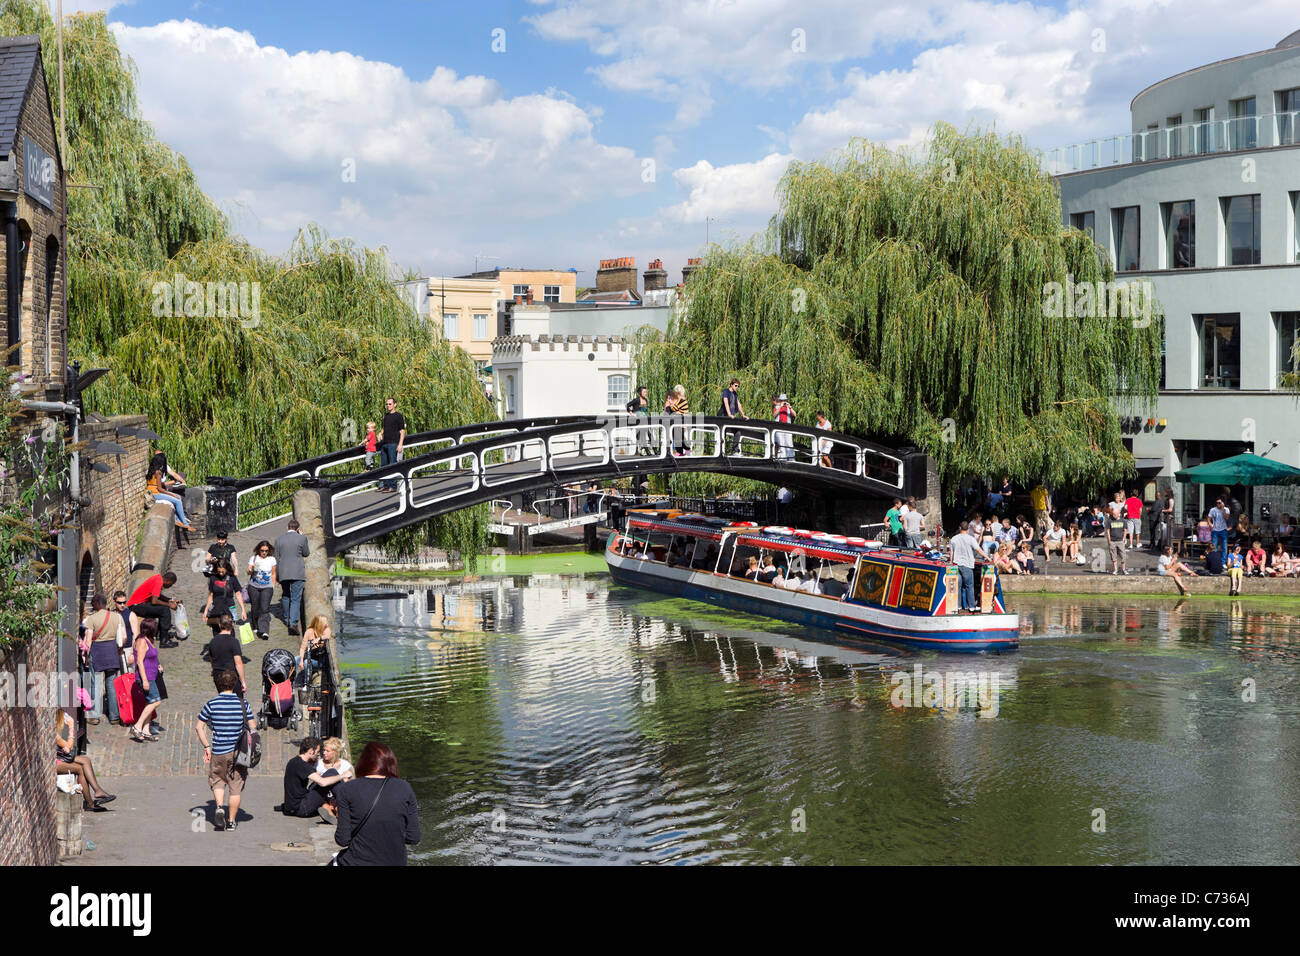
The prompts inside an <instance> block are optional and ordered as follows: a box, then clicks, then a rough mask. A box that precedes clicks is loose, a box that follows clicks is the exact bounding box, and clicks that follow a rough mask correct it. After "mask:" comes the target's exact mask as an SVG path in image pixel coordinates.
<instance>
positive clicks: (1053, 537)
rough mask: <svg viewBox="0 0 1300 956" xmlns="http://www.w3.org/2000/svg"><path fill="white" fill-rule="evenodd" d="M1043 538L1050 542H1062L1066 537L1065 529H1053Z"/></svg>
mask: <svg viewBox="0 0 1300 956" xmlns="http://www.w3.org/2000/svg"><path fill="white" fill-rule="evenodd" d="M1043 537H1044V538H1046V539H1047V540H1048V541H1060V540H1061V539H1062V538H1064V537H1065V529H1064V528H1052V529H1051V530H1050V531H1048V532H1047V533H1046V534H1044V535H1043Z"/></svg>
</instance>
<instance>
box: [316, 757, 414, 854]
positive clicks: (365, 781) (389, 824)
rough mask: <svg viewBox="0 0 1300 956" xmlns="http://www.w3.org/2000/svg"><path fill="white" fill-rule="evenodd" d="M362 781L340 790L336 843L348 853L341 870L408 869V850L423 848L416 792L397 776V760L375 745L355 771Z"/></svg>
mask: <svg viewBox="0 0 1300 956" xmlns="http://www.w3.org/2000/svg"><path fill="white" fill-rule="evenodd" d="M354 772H355V773H356V778H355V779H353V780H352V781H350V782H349V783H348V784H346V785H345V786H341V787H338V788H336V789H335V791H334V794H335V798H336V799H337V800H338V807H339V810H338V814H339V823H338V828H337V829H336V830H335V831H334V842H335V843H337V844H338V845H339V846H341V847H344V849H343V850H340V851H339V852H338V854H336V855H335V857H334V863H335V865H337V866H406V847H407V846H408V845H409V846H414V845H415V844H417V843H419V842H420V814H419V808H418V807H417V806H416V804H415V791H414V790H412V789H411V785H410V784H409V783H407V782H406V781H405V780H403V779H401V777H399V776H398V773H397V757H396V756H394V755H393V752H392V750H390V749H389V748H388V747H387V746H386V745H384V744H381V743H378V742H376V741H373V740H372V741H371V742H370V743H368V744H366V749H365V750H363V751H361V756H360V757H358V758H357V763H356V767H355V768H354Z"/></svg>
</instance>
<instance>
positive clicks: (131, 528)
mask: <svg viewBox="0 0 1300 956" xmlns="http://www.w3.org/2000/svg"><path fill="white" fill-rule="evenodd" d="M148 426H149V420H148V418H146V417H145V416H143V415H121V416H118V417H116V418H111V419H109V420H108V421H107V422H99V423H98V424H95V423H87V424H85V425H83V426H82V428H81V438H82V440H83V441H108V442H113V443H115V444H118V445H121V446H122V447H123V448H125V449H126V454H125V455H121V456H113V455H86V456H84V457H85V458H86V462H87V465H86V467H84V468H82V471H81V494H82V495H83V496H84V497H86V498H89V499H90V502H91V503H90V505H89V506H88V507H87V508H86V509H85V510H84V511H83V512H82V535H81V537H82V541H81V550H82V554H81V559H84V556H85V555H87V554H88V555H90V558H91V560H92V561H93V562H94V566H95V590H96V591H102V592H103V593H104V594H107V595H110V596H111V595H112V593H113V591H115V590H116V589H118V588H125V587H126V583H127V580H128V579H129V578H130V576H131V558H132V557H133V556H134V555H135V553H136V539H137V538H138V536H139V532H140V526H141V522H142V521H143V520H144V515H145V508H146V504H152V502H148V503H146V501H145V495H144V478H145V475H144V470H145V468H146V467H147V466H148V464H149V442H148V440H147V439H144V438H130V437H127V436H125V435H122V434H120V432H119V431H118V430H119V429H121V428H130V427H135V428H147V427H148ZM90 462H102V463H104V464H106V465H108V467H109V468H110V469H111V470H110V471H109V472H107V473H104V472H96V471H93V470H92V469H91V468H90V467H89V463H90ZM80 563H81V562H80V560H79V562H78V565H79V566H80Z"/></svg>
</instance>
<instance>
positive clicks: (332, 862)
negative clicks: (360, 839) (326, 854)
mask: <svg viewBox="0 0 1300 956" xmlns="http://www.w3.org/2000/svg"><path fill="white" fill-rule="evenodd" d="M391 779H392V778H391V777H385V778H384V782H383V783H381V784H380V785H379V792H378V793H377V794H375V799H374V801H373V802H372V803H371V804H370V809H369V810H367V811H366V815H365V816H364V817H362V818H361V822H360V823H358V824H357V827H356V829H355V830H353V831H352V840H351V841H350V842H349V843H348V845H347V846H345V847H344V848H343V849H341V850H339V851H338V852H337V853H335V854H334V858H333V859H331V860H330V862H329V865H330V866H338V865H339V857H341V856H342V855H343V854H344V853H347V852H348V850H350V849H352V844H353V843H355V842H356V841H357V836H358V835H359V834H360V833H361V828H362V827H364V826H365V825H366V821H367V820H369V819H370V814H372V813H374V812H375V807H377V806H379V798H380V797H382V796H383V795H384V787H386V786H388V781H389V780H391Z"/></svg>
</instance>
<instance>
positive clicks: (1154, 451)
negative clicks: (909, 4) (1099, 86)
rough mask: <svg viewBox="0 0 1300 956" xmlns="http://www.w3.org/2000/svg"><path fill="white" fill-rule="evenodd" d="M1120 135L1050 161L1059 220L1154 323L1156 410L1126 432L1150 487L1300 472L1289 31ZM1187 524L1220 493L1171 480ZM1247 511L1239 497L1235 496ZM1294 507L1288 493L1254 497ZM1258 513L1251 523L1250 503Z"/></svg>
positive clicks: (1201, 77) (1293, 68)
mask: <svg viewBox="0 0 1300 956" xmlns="http://www.w3.org/2000/svg"><path fill="white" fill-rule="evenodd" d="M1130 110H1131V119H1132V123H1131V125H1132V130H1131V132H1129V133H1125V134H1120V135H1117V136H1114V137H1110V138H1107V139H1103V140H1095V141H1093V142H1090V143H1083V144H1079V145H1076V146H1071V147H1066V148H1064V149H1059V150H1054V151H1051V152H1049V153H1048V156H1047V159H1048V164H1049V169H1050V170H1051V172H1053V173H1054V174H1056V175H1057V182H1058V184H1059V187H1060V193H1061V210H1062V215H1063V218H1064V222H1065V223H1066V224H1069V225H1073V226H1077V227H1078V228H1081V229H1083V230H1085V231H1088V232H1091V233H1092V234H1093V237H1094V239H1095V240H1096V242H1097V244H1098V246H1100V247H1101V248H1102V249H1103V250H1105V251H1106V252H1107V253H1109V255H1110V257H1111V260H1112V262H1114V263H1115V268H1116V273H1117V276H1116V277H1117V278H1118V279H1123V280H1129V279H1137V280H1149V281H1150V282H1151V284H1152V285H1153V287H1154V292H1155V295H1156V297H1157V299H1158V300H1159V302H1160V305H1161V307H1162V308H1163V310H1164V313H1165V317H1166V325H1165V339H1164V369H1163V375H1162V381H1161V388H1160V392H1159V410H1158V412H1157V414H1156V416H1155V418H1154V421H1151V420H1146V419H1143V420H1134V421H1129V422H1126V423H1125V430H1126V432H1127V433H1128V434H1129V435H1130V436H1131V438H1130V439H1128V441H1129V442H1130V443H1131V448H1132V451H1133V454H1134V456H1135V457H1136V458H1137V459H1138V463H1139V466H1140V468H1142V469H1143V473H1144V475H1146V476H1147V477H1151V476H1157V479H1156V480H1157V484H1158V485H1159V486H1161V487H1163V486H1165V485H1168V484H1171V483H1173V482H1172V476H1173V474H1174V472H1176V471H1177V470H1179V469H1181V468H1186V467H1188V466H1191V465H1195V464H1199V463H1201V462H1206V461H1214V460H1217V459H1220V458H1224V457H1227V456H1229V455H1235V454H1238V453H1239V452H1242V451H1254V452H1255V453H1257V454H1264V453H1267V452H1269V450H1270V448H1271V447H1272V443H1273V442H1276V443H1277V447H1276V449H1275V450H1273V451H1272V453H1271V457H1272V458H1275V459H1277V460H1280V461H1283V462H1285V463H1286V464H1289V465H1297V466H1300V405H1297V400H1296V396H1295V395H1294V394H1292V393H1290V392H1288V391H1287V390H1285V389H1282V388H1281V387H1280V383H1279V376H1280V375H1281V374H1282V373H1283V372H1285V371H1291V370H1294V369H1295V368H1296V364H1295V363H1296V356H1295V352H1294V348H1295V345H1296V341H1297V326H1298V323H1300V216H1298V215H1297V213H1298V212H1300V205H1298V204H1300V31H1297V32H1296V33H1293V34H1291V35H1290V36H1288V37H1287V38H1285V39H1284V40H1282V41H1281V42H1280V43H1279V44H1278V45H1277V46H1276V47H1274V48H1273V49H1270V50H1263V51H1260V52H1258V53H1251V54H1247V55H1244V56H1238V57H1233V58H1231V59H1227V60H1221V61H1219V62H1216V63H1210V64H1208V65H1206V66H1201V67H1197V68H1195V69H1192V70H1188V71H1186V72H1184V73H1179V74H1177V75H1175V76H1172V77H1170V78H1168V79H1165V80H1162V81H1160V82H1159V83H1156V84H1155V85H1153V86H1150V87H1148V88H1147V89H1145V90H1143V91H1142V92H1140V93H1139V94H1138V95H1137V96H1135V97H1134V98H1133V102H1132V104H1131V106H1130ZM1173 486H1174V488H1175V495H1176V498H1177V506H1178V507H1179V509H1180V512H1179V513H1180V514H1181V515H1182V516H1184V517H1192V516H1197V515H1199V514H1202V513H1204V509H1205V508H1206V507H1207V505H1206V501H1205V500H1204V496H1205V495H1207V494H1208V495H1210V496H1211V498H1210V503H1212V500H1213V499H1212V496H1213V495H1215V494H1217V492H1218V489H1214V488H1209V489H1204V488H1202V487H1201V486H1199V485H1182V484H1174V485H1173ZM1240 497H1241V498H1242V500H1243V501H1247V502H1248V503H1249V501H1250V495H1249V494H1248V493H1245V492H1243V493H1241V494H1240ZM1254 499H1255V501H1254V503H1255V505H1256V506H1258V505H1259V504H1262V503H1263V502H1265V501H1268V502H1269V503H1270V504H1271V505H1272V508H1273V511H1274V515H1273V517H1274V519H1276V518H1277V516H1278V511H1279V509H1282V510H1289V511H1292V512H1293V513H1294V511H1295V505H1296V499H1295V492H1294V489H1288V490H1281V489H1268V490H1264V491H1259V492H1257V493H1256V494H1255V495H1254ZM1255 517H1256V518H1258V517H1259V514H1258V509H1256V515H1255Z"/></svg>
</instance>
